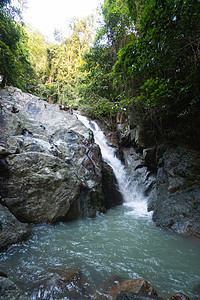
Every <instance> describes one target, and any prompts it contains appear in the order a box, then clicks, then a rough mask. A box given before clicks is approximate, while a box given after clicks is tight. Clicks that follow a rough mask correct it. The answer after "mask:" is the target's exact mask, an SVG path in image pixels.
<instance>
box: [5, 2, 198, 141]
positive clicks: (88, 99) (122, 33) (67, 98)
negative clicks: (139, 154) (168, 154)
mask: <svg viewBox="0 0 200 300" xmlns="http://www.w3.org/2000/svg"><path fill="white" fill-rule="evenodd" d="M10 2H11V1H9V0H4V1H1V2H0V37H1V38H0V75H1V76H2V77H3V82H2V83H3V85H4V84H12V85H15V86H18V87H20V88H23V89H25V90H29V91H32V92H33V93H35V94H37V95H39V96H40V97H41V98H42V99H46V100H48V101H49V102H53V103H62V104H66V105H68V106H72V107H78V108H80V109H82V110H83V111H85V112H86V113H87V114H89V115H90V116H92V117H99V118H104V119H105V118H110V117H111V118H112V116H114V117H115V116H116V114H117V113H118V112H121V111H123V113H124V114H126V115H127V116H128V115H132V116H134V119H135V122H136V123H139V124H140V123H141V124H143V125H146V126H147V127H149V128H152V130H154V132H155V134H156V135H158V136H162V137H164V138H166V137H167V138H169V136H170V134H171V133H172V131H175V132H176V133H177V132H178V131H180V132H181V134H182V135H183V133H184V135H185V137H186V138H187V137H188V138H192V139H195V138H196V137H198V138H199V134H200V126H199V125H200V99H199V96H200V84H199V78H200V18H199V15H200V1H199V0H164V1H163V0H150V1H147V0H104V4H103V5H102V7H101V19H102V21H101V24H100V25H99V27H98V28H97V29H96V35H95V39H93V30H94V29H93V19H92V17H88V18H86V19H82V20H72V22H71V24H70V27H71V34H70V35H69V36H68V37H67V38H63V37H62V33H61V32H60V31H59V30H55V39H56V41H57V42H55V43H47V42H46V41H45V39H44V37H43V36H42V35H41V33H40V32H38V31H33V30H32V29H30V28H27V27H24V26H23V23H22V22H16V21H15V20H16V15H17V13H18V14H19V12H17V11H16V10H14V9H12V7H11V6H10ZM19 2H20V3H22V6H23V3H24V1H23V0H19ZM21 10H22V9H21ZM18 19H20V18H18ZM20 20H21V19H20ZM92 40H93V43H92Z"/></svg>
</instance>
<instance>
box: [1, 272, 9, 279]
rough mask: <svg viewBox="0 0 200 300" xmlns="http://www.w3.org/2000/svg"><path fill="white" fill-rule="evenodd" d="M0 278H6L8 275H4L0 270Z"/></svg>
mask: <svg viewBox="0 0 200 300" xmlns="http://www.w3.org/2000/svg"><path fill="white" fill-rule="evenodd" d="M0 277H5V278H8V275H7V274H6V273H4V272H3V271H2V270H0Z"/></svg>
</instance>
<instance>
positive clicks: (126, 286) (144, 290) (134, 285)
mask: <svg viewBox="0 0 200 300" xmlns="http://www.w3.org/2000/svg"><path fill="white" fill-rule="evenodd" d="M120 292H131V293H136V294H144V295H153V296H157V292H156V290H155V289H154V287H153V286H152V285H151V284H150V283H148V281H146V280H145V279H143V278H138V279H132V280H127V281H123V282H119V283H115V284H114V286H113V287H112V288H110V289H108V290H107V291H105V292H104V294H105V295H103V294H102V293H99V294H98V293H96V296H95V297H94V299H96V300H101V299H102V300H103V299H114V298H115V297H116V296H117V295H118V294H119V293H120ZM125 299H126V298H125Z"/></svg>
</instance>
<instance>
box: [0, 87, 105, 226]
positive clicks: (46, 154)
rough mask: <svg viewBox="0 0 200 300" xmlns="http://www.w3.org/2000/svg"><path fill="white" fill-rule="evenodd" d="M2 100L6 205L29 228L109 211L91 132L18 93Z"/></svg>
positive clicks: (11, 91)
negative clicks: (32, 224)
mask: <svg viewBox="0 0 200 300" xmlns="http://www.w3.org/2000/svg"><path fill="white" fill-rule="evenodd" d="M0 94H1V97H2V99H1V109H0V170H1V174H2V175H1V176H2V180H1V183H0V185H1V186H0V187H1V189H0V196H1V199H2V200H1V201H2V203H3V204H4V205H6V206H7V207H8V208H9V210H10V211H11V212H12V213H13V214H14V215H15V216H16V217H17V218H18V219H19V220H20V221H21V222H29V223H41V222H47V223H55V222H57V221H67V220H72V219H77V218H79V217H93V216H95V215H96V212H97V211H105V207H104V203H105V201H104V198H103V190H102V158H101V153H100V150H99V147H98V146H97V145H96V144H94V139H93V134H92V132H91V131H90V130H89V129H87V128H86V127H85V126H84V125H83V124H82V123H81V122H80V121H79V120H78V119H77V117H76V116H75V115H71V113H69V112H68V111H67V112H66V111H64V110H60V109H59V106H58V105H53V104H48V103H47V102H45V101H42V100H40V99H39V98H38V97H36V96H33V95H31V94H27V93H22V92H21V91H20V90H19V89H16V88H13V87H7V88H6V89H4V90H1V91H0ZM13 106H14V107H15V112H14V113H13Z"/></svg>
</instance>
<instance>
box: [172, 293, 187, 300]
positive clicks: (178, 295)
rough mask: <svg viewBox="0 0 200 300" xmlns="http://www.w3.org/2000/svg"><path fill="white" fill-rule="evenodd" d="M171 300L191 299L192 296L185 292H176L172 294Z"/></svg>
mask: <svg viewBox="0 0 200 300" xmlns="http://www.w3.org/2000/svg"><path fill="white" fill-rule="evenodd" d="M169 300H190V298H189V297H188V296H186V295H184V294H183V293H181V292H179V293H176V294H175V295H174V296H171V297H170V298H169Z"/></svg>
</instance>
